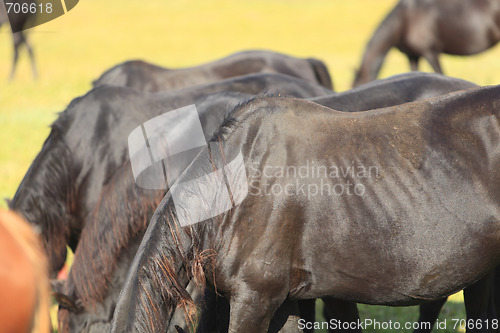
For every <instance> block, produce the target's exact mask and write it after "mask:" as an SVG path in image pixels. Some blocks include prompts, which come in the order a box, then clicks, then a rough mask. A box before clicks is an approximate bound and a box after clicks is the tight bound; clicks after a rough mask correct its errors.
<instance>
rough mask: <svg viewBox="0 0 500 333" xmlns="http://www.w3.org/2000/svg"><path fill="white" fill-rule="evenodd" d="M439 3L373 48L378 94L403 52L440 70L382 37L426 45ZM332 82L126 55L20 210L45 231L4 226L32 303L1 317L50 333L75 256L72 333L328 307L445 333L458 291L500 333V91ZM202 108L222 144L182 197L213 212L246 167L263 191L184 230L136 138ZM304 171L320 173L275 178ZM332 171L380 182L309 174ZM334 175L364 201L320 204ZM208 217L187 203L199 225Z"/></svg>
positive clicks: (273, 320) (272, 324)
mask: <svg viewBox="0 0 500 333" xmlns="http://www.w3.org/2000/svg"><path fill="white" fill-rule="evenodd" d="M436 2H437V3H442V4H443V5H442V7H440V6H437V8H438V9H435V8H434V9H432V10H433V12H432V14H425V15H424V13H425V10H430V9H429V8H430V7H431V6H430V3H431V1H415V0H402V1H400V3H399V4H398V6H397V7H396V8H395V9H394V11H393V12H391V14H389V16H388V18H387V19H386V20H384V22H383V23H382V25H381V27H380V28H379V29H378V30H377V32H376V33H375V36H376V35H379V36H378V37H375V36H374V38H373V39H372V41H371V42H370V43H369V46H368V48H367V52H366V53H365V56H364V58H363V65H362V66H361V70H360V72H359V73H361V74H362V75H368V74H369V75H368V79H367V80H365V79H363V80H365V81H369V80H370V81H371V80H373V79H375V76H376V72H377V71H378V69H379V68H380V65H381V61H382V60H381V59H382V58H383V55H385V54H386V53H387V51H388V49H389V48H390V47H392V46H398V47H400V48H401V49H402V50H403V51H405V50H406V51H407V50H410V49H411V52H409V53H408V54H409V58H410V62H411V63H412V68H413V69H416V59H418V57H419V56H420V55H422V56H424V57H426V58H427V56H428V54H430V53H428V52H424V53H421V54H420V53H418V52H417V51H416V50H417V48H415V47H414V46H412V47H407V46H402V44H398V43H394V44H391V45H389V44H387V41H388V40H391V41H393V42H394V41H396V40H397V41H401V40H405V41H411V40H415V37H407V38H406V37H402V33H398V34H397V36H398V37H397V38H395V37H394V36H392V37H387V36H385V35H386V33H385V32H384V31H386V30H387V29H389V28H388V27H392V28H393V29H394V27H395V26H398V27H399V29H402V30H401V31H405V32H406V33H410V35H411V34H412V32H411V31H412V30H411V29H409V28H408V27H407V26H404V24H403V23H401V22H404V20H403V18H406V19H408V18H420V17H432V18H435V19H440V18H443V17H445V15H442V14H440V13H441V12H442V11H444V10H446V9H448V10H449V9H450V8H451V4H452V3H455V2H453V1H451V0H450V1H444V0H443V1H441V2H440V1H436ZM461 3H467V4H469V6H472V3H474V4H476V5H475V6H476V7H477V8H476V10H477V14H476V12H474V11H473V10H472V9H467V10H469V11H468V12H467V13H468V14H467V15H468V16H471V17H476V16H477V17H480V16H481V14H482V15H483V16H485V15H486V13H490V12H494V13H495V15H497V14H496V12H495V11H494V10H493V9H495V10H496V6H497V5H496V4H495V3H496V2H495V1H488V0H481V1H462V2H461ZM497 3H498V2H497ZM419 6H423V7H422V8H421V7H419ZM498 6H499V7H500V3H499V5H498ZM409 10H419V11H420V12H419V13H421V14H419V15H416V16H415V17H414V16H412V15H411V14H408V11H409ZM454 10H455V11H456V12H457V13H462V12H463V11H464V10H465V9H463V8H462V9H457V8H456V7H455V9H454ZM396 17H397V18H396ZM396 21H397V22H398V23H397V24H396V23H395V22H396ZM414 21H415V22H417V21H418V20H414ZM462 21H466V20H462ZM480 21H481V23H483V24H485V26H483V28H484V29H483V30H482V31H483V32H484V33H485V34H487V35H488V39H487V41H488V42H489V44H487V45H486V44H481V45H483V46H477V47H476V48H474V49H469V50H468V51H458V49H459V48H458V46H456V45H458V44H454V46H453V47H452V46H446V47H445V46H443V45H444V44H442V43H441V44H440V45H441V46H442V48H436V46H435V44H433V43H431V42H429V43H428V44H426V45H430V46H429V47H430V48H431V49H432V50H434V51H436V53H433V54H434V55H433V57H434V60H435V61H437V58H436V57H435V55H437V53H440V52H448V53H453V52H462V53H467V54H470V53H474V52H478V51H480V50H484V49H485V48H487V47H490V46H491V45H493V44H494V43H495V42H496V41H498V39H497V40H495V38H497V34H496V30H495V29H494V28H493V23H492V22H494V23H500V16H499V19H497V16H494V19H492V21H488V20H486V19H482V20H480ZM412 22H413V21H412ZM415 22H414V23H415ZM417 23H418V22H417ZM405 24H406V23H405ZM415 24H416V23H415ZM419 24H422V23H419ZM426 25H429V22H427V23H426ZM383 26H384V27H383ZM443 26H444V23H436V27H439V28H440V29H441V30H439V31H440V32H441V31H443V33H442V34H433V36H434V37H436V36H439V37H440V38H443V39H447V40H449V37H448V36H446V35H445V34H444V32H446V31H447V30H446V29H445V28H443ZM474 27H476V28H479V27H481V25H480V24H479V23H476V24H474ZM436 29H437V28H436ZM464 29H465V28H464ZM464 31H465V30H464ZM448 32H449V31H448ZM413 34H416V35H418V36H420V35H421V34H420V33H418V32H413ZM463 35H467V36H471V35H470V34H468V33H465V32H464V33H463ZM382 36H384V37H382ZM472 37H474V36H471V38H472ZM498 38H499V39H500V36H499V37H498ZM474 40H475V41H477V42H478V45H479V44H480V43H479V42H480V41H482V40H483V39H481V38H480V37H477V36H476V37H474ZM380 41H383V42H384V43H385V44H384V46H383V47H381V46H380V44H378V45H379V46H373V45H375V44H377V43H379V42H380ZM465 44H467V43H465ZM388 45H389V46H388ZM468 45H469V46H470V44H468ZM485 45H486V46H485ZM406 51H405V52H406ZM380 57H382V58H380ZM374 58H377V59H378V60H375V61H374V60H373V59H374ZM427 59H428V60H429V58H427ZM429 61H431V60H429ZM365 63H366V65H365ZM431 63H432V61H431ZM363 68H366V70H363ZM363 73H364V74H363ZM367 73H368V74H367ZM372 74H373V75H372ZM370 75H372V76H370ZM359 77H361V76H359ZM365 78H366V77H365ZM332 82H333V81H332V79H331V77H330V74H329V72H328V69H327V67H326V66H325V64H324V63H323V62H322V61H321V60H318V59H314V58H308V59H301V58H296V57H292V56H289V55H284V54H280V53H275V52H271V51H244V52H239V53H236V54H233V55H230V56H228V57H226V58H223V59H220V60H217V61H214V62H211V63H206V64H203V65H200V66H196V67H190V68H182V69H166V68H161V67H158V66H155V65H152V64H149V63H146V62H142V61H129V62H125V63H123V64H120V65H117V66H115V67H113V68H111V69H110V70H108V71H106V72H105V73H104V74H102V76H101V77H100V78H98V79H97V80H95V81H94V88H93V89H92V90H91V91H90V92H88V93H87V94H86V95H84V96H81V97H78V98H76V99H74V100H73V101H72V102H71V103H70V104H69V106H68V107H67V108H66V109H65V110H64V111H63V112H61V113H60V114H59V117H58V119H57V120H56V121H55V122H54V123H53V124H52V128H51V132H50V134H49V136H48V138H47V139H46V141H45V143H44V144H43V146H42V148H41V150H40V152H39V154H38V155H37V157H36V158H35V160H34V161H33V162H32V164H31V166H30V168H29V170H28V171H27V173H26V175H25V177H24V178H23V180H22V182H21V184H20V185H19V188H18V189H17V191H16V193H15V195H14V197H13V198H12V200H10V201H9V208H10V209H11V210H12V211H14V212H16V214H19V215H20V216H21V217H22V218H24V219H26V220H27V221H28V222H30V224H31V225H34V226H36V230H37V232H38V234H39V235H36V234H33V232H30V231H29V230H28V231H26V230H25V229H26V227H25V226H24V224H23V222H22V221H21V220H20V218H19V217H18V216H17V215H15V214H13V213H7V212H5V213H4V212H0V239H1V240H2V241H1V242H0V248H1V249H2V252H3V253H12V256H13V257H12V258H4V257H2V256H0V262H1V263H2V265H0V266H2V267H16V269H19V270H23V271H22V272H17V273H16V275H15V276H22V277H23V279H25V281H14V280H13V279H12V276H13V275H10V276H9V275H5V274H2V272H0V278H1V279H2V283H0V286H1V287H0V288H1V291H2V292H1V293H2V295H7V296H8V297H11V298H12V299H16V298H18V299H21V300H22V301H23V302H24V303H22V302H14V301H13V302H12V304H16V305H19V310H18V309H17V308H14V307H13V306H12V307H10V306H3V307H0V319H1V321H2V322H3V319H2V318H5V320H6V321H9V323H12V325H14V326H13V327H14V328H13V330H14V331H29V329H30V328H35V327H37V328H39V329H40V332H45V331H47V330H48V328H47V327H48V326H49V321H50V320H49V319H48V316H47V312H48V310H47V309H46V307H44V305H45V306H46V305H47V304H48V300H47V299H48V281H47V277H50V278H55V277H56V276H57V273H58V271H59V270H60V269H61V268H62V267H63V265H64V263H65V260H66V251H67V247H69V248H70V249H71V250H72V251H73V252H74V254H75V256H74V261H73V264H72V266H71V269H70V272H69V275H68V277H67V279H65V280H53V281H52V284H51V288H52V295H53V296H54V298H55V299H56V300H57V302H58V304H59V311H58V327H59V328H58V331H59V332H89V333H90V332H91V333H95V332H110V331H111V332H184V331H189V330H192V331H196V332H199V333H202V332H231V333H234V332H249V333H255V332H299V331H302V330H300V329H299V324H298V323H299V320H300V319H302V320H306V321H308V322H313V321H314V320H315V316H316V313H315V302H316V300H317V299H321V300H322V302H323V304H324V316H325V318H326V320H331V319H338V320H340V321H342V322H345V323H353V324H355V323H357V322H358V320H359V313H358V310H357V305H356V304H357V303H366V304H374V305H389V306H408V305H420V317H419V322H420V323H422V324H423V323H429V324H430V325H428V326H425V325H422V326H421V328H420V329H417V330H415V332H419V333H420V332H430V331H431V328H432V324H434V323H435V321H436V320H437V317H438V315H439V312H440V310H441V307H442V305H443V304H444V302H445V301H446V298H447V296H448V295H451V294H453V293H455V292H457V291H459V290H462V289H463V290H464V301H465V308H466V314H467V319H468V320H472V321H473V322H475V323H476V322H481V323H483V325H482V326H481V327H479V326H477V327H467V332H496V331H497V330H498V327H493V326H492V325H490V326H487V325H485V324H484V323H491V322H492V320H494V319H498V316H497V314H498V313H499V311H500V290H499V289H500V288H498V285H499V283H500V280H499V279H500V273H499V274H496V272H495V269H496V267H497V265H498V264H499V263H500V103H499V98H498V96H500V87H498V86H492V87H478V86H477V85H475V84H473V83H471V82H467V81H464V80H461V79H456V78H451V77H446V76H443V75H441V74H424V73H419V72H411V73H407V74H403V75H398V76H394V77H391V78H387V79H383V80H376V81H372V82H369V83H365V84H362V85H360V86H359V87H356V88H353V89H351V90H348V91H345V92H342V93H336V92H334V91H333V84H332ZM362 82H364V81H359V82H358V83H362ZM193 104H194V105H195V106H196V109H197V112H198V116H199V121H200V125H201V128H202V130H203V134H204V136H205V140H206V141H207V142H208V145H207V146H206V147H205V148H204V149H202V150H201V151H200V152H199V154H197V155H196V157H195V158H194V159H193V158H184V159H182V158H181V159H178V160H176V163H175V165H169V167H168V168H169V169H168V170H167V171H168V175H169V183H174V186H176V185H178V184H183V183H187V182H191V183H192V180H194V179H196V180H200V182H198V183H196V184H197V186H195V187H194V188H190V189H189V191H188V192H187V193H183V195H184V198H186V200H187V201H194V202H204V201H207V200H208V199H210V198H208V199H207V194H206V189H207V187H208V186H209V185H210V183H209V181H208V180H206V179H208V178H207V175H209V174H214V173H216V172H217V171H218V170H221V169H224V170H227V168H226V166H227V165H228V161H233V160H235V158H236V157H237V156H242V158H243V163H244V165H243V167H241V168H239V169H238V171H237V172H235V174H232V173H228V172H226V173H224V177H222V181H223V182H225V183H227V184H231V183H232V180H234V179H239V180H241V179H244V180H245V182H243V183H244V184H242V186H245V185H247V186H249V187H251V188H252V190H253V191H248V194H247V195H246V197H245V198H244V200H242V202H241V203H240V204H237V205H234V207H233V208H231V209H229V210H227V211H225V212H223V213H220V212H219V213H218V214H214V215H213V216H214V217H213V218H209V219H205V220H203V221H201V222H198V223H194V224H191V225H188V226H184V225H182V224H181V222H180V214H181V212H180V211H179V210H178V206H176V204H175V200H174V197H175V196H176V195H177V194H175V193H172V191H170V189H158V190H151V189H144V188H141V187H140V186H137V184H136V182H135V179H134V175H133V172H132V165H131V158H130V156H129V150H128V148H129V147H128V145H127V143H128V141H127V139H128V136H129V134H130V133H131V132H132V131H133V130H134V129H135V128H136V127H138V126H141V124H143V123H145V122H146V121H148V120H150V119H153V118H155V117H157V116H159V115H162V114H165V113H167V112H169V111H173V110H177V109H179V108H182V107H184V106H187V105H193ZM171 125H172V128H173V129H176V126H178V127H177V129H176V130H177V131H181V130H182V128H183V127H182V126H183V125H182V124H171ZM185 135H189V133H185ZM304 166H307V167H308V168H313V167H311V166H314V167H317V168H319V169H311V170H313V171H311V170H309V171H311V173H310V174H308V176H305V177H304V176H302V175H301V174H300V173H299V174H289V173H283V172H279V170H290V169H291V168H292V169H300V168H301V167H304ZM332 166H334V167H335V168H336V169H341V170H350V168H351V169H352V168H354V167H355V166H356V167H357V168H358V169H356V170H360V169H364V170H366V169H368V170H372V168H373V169H374V170H376V172H375V173H374V174H368V175H367V174H366V173H362V172H361V173H358V172H356V173H354V172H347V173H344V174H343V175H342V177H338V175H337V176H332V175H331V174H329V173H328V172H326V173H324V174H322V175H320V176H318V175H317V174H315V175H313V174H314V170H320V168H321V167H323V168H324V169H321V170H328V168H331V167H332ZM269 170H274V171H273V172H268V171H269ZM319 178H321V179H319ZM319 181H320V182H321V186H320V187H321V191H323V189H325V188H326V189H336V188H337V189H338V188H339V186H340V187H342V186H347V184H356V185H357V186H358V187H359V188H362V189H363V192H362V193H357V194H355V195H352V194H347V193H344V192H342V193H338V192H335V191H334V192H330V191H328V193H323V192H321V194H318V191H316V192H315V193H312V192H311V189H318V185H317V183H318V182H319ZM266 189H281V190H278V191H276V190H271V191H267V190H266ZM283 189H284V190H283ZM290 189H291V191H289V190H290ZM304 189H307V191H308V192H307V191H304ZM255 191H257V192H258V193H259V194H255ZM232 193H233V192H232ZM211 195H212V196H213V198H211V199H213V200H215V201H217V200H219V199H220V198H222V197H223V196H224V193H221V192H220V191H219V190H218V189H217V190H213V193H212V194H211ZM311 195H312V196H311ZM233 199H234V198H233V197H232V196H230V200H233ZM202 209H204V208H203V207H197V206H193V205H191V206H190V210H186V211H183V212H182V214H183V218H185V217H188V218H189V217H193V220H195V217H196V216H197V215H199V213H200V210H202ZM4 220H13V222H12V221H11V222H8V221H7V223H5V226H4ZM13 226H16V227H19V229H17V230H14V231H13V229H12V228H13ZM23 228H24V229H23ZM38 236H39V238H40V239H41V244H38V243H37V241H36V238H37V237H38ZM41 253H43V255H42V256H41ZM43 256H46V257H47V262H45V261H44V259H43ZM9 283H10V284H9ZM16 283H17V284H16ZM20 285H22V286H30V288H19V286H20ZM495 287H496V288H495ZM16 288H17V289H16ZM7 296H6V297H7ZM2 297H3V296H2ZM9 304H10V303H9ZM497 308H498V309H497ZM12 313H15V314H16V316H14V315H13V314H12ZM22 325H24V326H23V327H21V326H22ZM424 327H425V328H424ZM303 331H304V332H313V331H314V330H312V329H304V330H303ZM342 331H346V332H347V331H348V332H360V331H361V330H360V329H359V328H358V327H357V326H356V325H349V328H346V329H344V330H342Z"/></svg>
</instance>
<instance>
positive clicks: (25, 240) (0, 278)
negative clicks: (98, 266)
mask: <svg viewBox="0 0 500 333" xmlns="http://www.w3.org/2000/svg"><path fill="white" fill-rule="evenodd" d="M0 295H1V298H0V323H1V327H0V332H32V333H48V332H49V331H50V327H51V325H50V317H49V305H50V294H49V280H48V275H47V259H46V257H45V255H44V251H43V248H42V246H41V242H40V240H39V239H38V235H36V234H35V233H34V232H33V229H32V228H31V226H30V225H29V224H28V223H26V222H25V221H24V220H23V219H22V218H21V217H19V216H18V215H17V214H15V213H14V212H12V211H6V210H0Z"/></svg>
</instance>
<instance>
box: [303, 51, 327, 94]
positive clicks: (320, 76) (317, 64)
mask: <svg viewBox="0 0 500 333" xmlns="http://www.w3.org/2000/svg"><path fill="white" fill-rule="evenodd" d="M307 61H309V63H310V64H311V67H312V69H313V71H314V75H315V76H316V80H317V81H318V82H319V84H321V85H322V86H323V87H326V88H328V89H331V90H333V82H332V78H331V76H330V73H329V72H328V67H326V65H325V63H324V62H323V61H321V60H318V59H315V58H308V59H307Z"/></svg>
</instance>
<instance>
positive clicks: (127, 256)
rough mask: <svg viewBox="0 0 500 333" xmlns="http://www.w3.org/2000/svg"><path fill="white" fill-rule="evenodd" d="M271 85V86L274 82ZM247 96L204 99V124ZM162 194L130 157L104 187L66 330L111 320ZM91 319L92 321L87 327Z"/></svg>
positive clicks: (371, 93) (393, 86)
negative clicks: (140, 183) (141, 177)
mask: <svg viewBox="0 0 500 333" xmlns="http://www.w3.org/2000/svg"><path fill="white" fill-rule="evenodd" d="M472 86H474V85H473V84H471V83H468V82H466V81H462V80H458V79H452V78H447V77H444V76H441V75H432V74H420V73H419V74H416V73H412V74H405V75H400V76H397V77H394V78H390V79H386V80H381V81H379V82H377V83H373V84H370V85H366V86H364V87H360V88H358V89H354V90H352V91H350V92H346V93H341V94H336V95H333V96H329V97H324V98H320V99H316V100H317V102H318V103H323V104H326V105H335V106H336V107H338V108H340V109H343V110H354V109H355V108H358V109H359V110H365V109H367V108H374V107H382V106H385V105H386V104H387V103H393V104H399V103H404V102H406V101H409V100H413V99H419V98H425V97H429V96H431V95H433V94H434V95H438V94H442V93H447V92H449V91H454V90H457V89H465V88H469V87H472ZM269 88H270V91H273V89H272V86H269ZM283 92H285V91H284V90H282V93H283ZM245 98H246V97H245V96H244V95H241V94H237V93H223V94H216V95H211V96H209V97H207V98H206V99H203V100H202V99H200V100H199V101H198V102H197V106H198V111H199V115H200V118H201V120H202V123H203V124H206V125H205V126H212V127H213V128H215V127H216V126H217V123H215V121H216V120H217V119H219V121H220V120H221V117H222V115H223V114H224V112H225V110H227V109H230V108H231V106H234V105H237V104H238V103H240V102H241V101H242V100H244V99H245ZM172 99H174V97H172ZM349 101H351V104H349ZM361 101H364V104H363V103H362V102H361ZM127 110H128V109H126V110H123V111H122V112H128V111H127ZM208 118H212V119H213V120H214V121H208ZM205 128H206V127H205ZM206 132H207V133H208V132H210V130H207V131H206ZM158 193H159V194H162V192H155V191H153V192H151V191H144V190H141V189H140V188H138V187H137V186H135V184H134V182H133V178H132V175H131V170H130V166H129V164H128V162H125V165H124V166H123V167H121V168H119V169H118V170H117V171H115V172H114V175H113V177H112V178H111V179H110V180H109V181H108V183H107V185H106V187H105V188H104V189H103V191H102V195H101V199H100V200H99V204H98V208H97V211H96V215H95V218H94V219H93V223H91V224H89V225H87V226H85V228H84V230H83V231H82V238H81V241H80V243H79V245H78V247H77V250H76V253H75V260H74V263H73V268H72V270H71V273H70V275H69V277H68V282H67V283H66V284H65V285H63V286H60V288H59V291H60V294H59V295H58V299H59V300H61V299H64V300H63V301H61V304H63V306H62V307H61V310H60V312H59V313H60V319H61V322H60V330H61V331H62V332H65V331H68V330H69V331H71V330H77V331H80V330H81V329H82V327H87V328H89V327H90V326H92V327H93V328H92V329H93V330H94V331H98V330H99V329H98V328H99V327H101V328H102V329H103V330H104V327H106V325H107V324H106V322H108V324H109V320H110V318H111V313H112V312H110V311H112V309H113V308H114V304H116V299H117V297H118V293H119V291H120V290H121V285H122V283H123V279H124V273H125V272H126V268H127V267H128V265H129V264H130V262H131V260H132V258H133V255H134V253H135V252H134V251H132V250H130V249H134V248H136V247H137V245H138V242H139V241H140V239H141V235H142V234H143V232H144V230H145V227H146V225H147V222H148V221H149V219H148V217H147V216H148V214H149V216H150V215H151V214H152V213H153V210H154V208H155V207H156V203H157V200H158V195H159V194H158ZM148 211H149V213H147V212H148ZM122 216H123V217H122ZM108 281H109V282H108ZM120 281H121V282H120ZM89 322H91V323H93V325H89V326H86V325H87V324H85V323H89ZM176 323H177V322H176ZM89 329H90V328H89Z"/></svg>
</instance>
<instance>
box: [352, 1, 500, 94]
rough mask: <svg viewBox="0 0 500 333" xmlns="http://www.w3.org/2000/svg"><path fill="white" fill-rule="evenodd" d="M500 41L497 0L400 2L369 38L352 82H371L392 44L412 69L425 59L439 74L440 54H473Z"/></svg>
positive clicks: (355, 83)
mask: <svg viewBox="0 0 500 333" xmlns="http://www.w3.org/2000/svg"><path fill="white" fill-rule="evenodd" d="M499 40H500V1H498V0H421V1H420V0H400V1H399V3H398V4H397V5H396V7H395V8H394V9H393V10H392V11H391V12H390V13H389V15H388V16H387V17H386V18H385V19H384V20H383V21H382V23H381V24H380V25H379V27H378V28H377V30H375V33H374V34H373V36H372V38H371V39H370V41H369V42H368V45H367V46H366V50H365V53H364V55H363V59H362V61H361V66H360V68H359V70H358V71H357V72H356V77H355V79H354V83H353V86H358V85H360V84H362V83H365V82H368V81H371V80H375V78H376V77H377V74H378V72H379V71H380V68H381V67H382V62H383V61H384V58H385V56H386V55H387V52H389V50H390V49H391V48H393V47H397V48H398V49H399V50H400V51H401V52H403V53H405V54H406V55H407V56H408V59H409V61H410V67H411V69H412V70H413V71H415V70H417V69H418V60H419V58H420V57H424V58H425V59H426V60H427V61H428V62H429V63H430V64H431V66H432V68H433V69H434V71H435V72H436V73H442V72H443V71H442V69H441V64H440V63H439V58H438V56H439V54H440V53H447V54H455V55H471V54H476V53H479V52H483V51H484V50H487V49H489V48H490V47H493V46H494V45H495V44H496V43H498V41H499Z"/></svg>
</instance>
